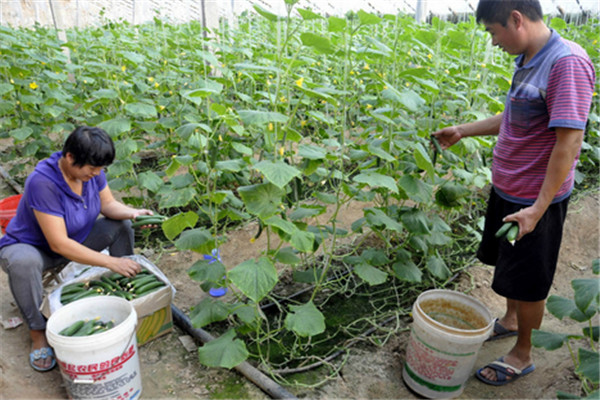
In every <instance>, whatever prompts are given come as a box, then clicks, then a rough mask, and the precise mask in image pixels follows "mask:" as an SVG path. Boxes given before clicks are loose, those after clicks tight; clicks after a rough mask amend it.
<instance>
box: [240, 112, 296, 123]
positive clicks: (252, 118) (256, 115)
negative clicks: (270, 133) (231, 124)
mask: <svg viewBox="0 0 600 400" xmlns="http://www.w3.org/2000/svg"><path fill="white" fill-rule="evenodd" d="M238 115H239V116H240V119H241V120H242V122H243V123H244V124H246V125H264V124H268V123H269V122H273V123H276V122H279V123H282V124H284V123H286V122H287V120H288V117H286V116H285V115H283V114H281V113H278V112H273V111H257V110H239V111H238Z"/></svg>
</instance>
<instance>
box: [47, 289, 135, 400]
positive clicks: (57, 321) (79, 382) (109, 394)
mask: <svg viewBox="0 0 600 400" xmlns="http://www.w3.org/2000/svg"><path fill="white" fill-rule="evenodd" d="M96 317H100V319H101V320H102V321H105V322H107V321H110V320H114V323H115V326H114V327H113V328H111V329H109V330H108V331H106V332H102V333H97V334H95V335H91V336H63V335H59V334H58V332H60V331H61V330H63V329H64V328H66V327H67V326H70V325H71V324H72V323H74V322H76V321H78V320H86V319H93V318H96ZM136 325H137V314H136V312H135V309H134V308H133V306H132V305H131V304H130V303H129V302H128V301H127V300H125V299H122V298H120V297H115V296H97V297H90V298H86V299H81V300H77V301H74V302H73V303H69V304H67V305H66V306H64V307H62V308H60V309H58V310H57V311H56V312H54V313H53V314H52V315H51V316H50V318H49V319H48V323H47V325H46V335H47V337H48V342H49V343H50V345H51V346H52V347H53V348H54V352H55V354H56V359H57V362H58V365H59V367H60V372H61V374H62V376H63V379H64V382H65V386H66V389H67V394H68V395H69V398H72V399H94V400H100V399H121V400H132V399H138V398H139V397H140V395H141V393H142V378H141V373H140V362H139V357H138V350H137V342H136V338H135V330H136Z"/></svg>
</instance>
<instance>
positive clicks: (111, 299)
mask: <svg viewBox="0 0 600 400" xmlns="http://www.w3.org/2000/svg"><path fill="white" fill-rule="evenodd" d="M98 301H100V302H101V303H113V304H112V305H113V306H114V305H117V304H118V305H119V306H122V307H123V308H124V310H123V312H124V313H125V312H126V313H127V315H126V316H125V317H124V318H123V320H122V321H120V322H119V323H118V324H116V325H115V326H114V327H113V328H111V329H109V330H108V331H106V332H102V333H97V334H95V335H91V336H63V335H61V334H59V332H60V331H61V330H62V328H64V326H63V327H60V326H57V327H55V325H56V323H55V322H54V321H56V320H57V319H60V318H61V316H62V314H67V313H69V312H71V309H73V308H76V307H77V308H86V309H89V310H99V311H97V312H96V311H94V312H93V313H95V314H101V313H102V311H101V310H102V309H103V307H109V306H110V305H108V304H107V305H103V304H98ZM86 303H90V304H89V305H88V304H86ZM53 317H54V318H53ZM82 319H83V317H82ZM73 322H74V321H73ZM132 326H133V331H134V332H135V330H136V328H137V313H136V311H135V308H134V307H133V305H132V304H131V303H130V302H129V301H127V300H125V299H123V298H120V297H116V296H97V297H93V298H92V297H90V298H86V299H80V300H77V301H74V302H72V303H69V304H66V305H65V306H63V307H61V308H59V309H58V310H56V311H55V312H54V313H52V315H50V318H49V319H48V322H47V324H46V336H47V337H48V341H49V342H50V341H52V342H55V344H58V343H61V342H65V341H68V343H69V346H72V347H74V348H78V347H80V346H81V347H84V348H85V347H86V346H88V345H89V343H90V340H93V341H99V340H100V339H102V338H105V337H108V336H114V335H120V334H124V333H126V332H127V331H129V329H131V328H132ZM90 338H93V339H90Z"/></svg>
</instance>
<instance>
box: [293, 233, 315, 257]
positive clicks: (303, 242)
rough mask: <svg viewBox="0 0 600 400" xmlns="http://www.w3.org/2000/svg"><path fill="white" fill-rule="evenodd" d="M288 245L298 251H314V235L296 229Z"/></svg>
mask: <svg viewBox="0 0 600 400" xmlns="http://www.w3.org/2000/svg"><path fill="white" fill-rule="evenodd" d="M290 244H291V245H292V246H294V248H296V249H298V250H300V251H303V252H309V251H311V250H313V249H314V244H315V234H314V233H312V232H306V231H301V230H299V229H297V230H296V231H294V232H293V233H292V237H291V239H290Z"/></svg>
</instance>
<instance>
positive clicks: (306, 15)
mask: <svg viewBox="0 0 600 400" xmlns="http://www.w3.org/2000/svg"><path fill="white" fill-rule="evenodd" d="M296 11H298V14H300V16H301V17H302V19H303V20H305V21H310V20H312V19H320V18H323V17H322V16H320V15H319V14H316V13H314V12H312V11H311V10H309V9H304V8H298V9H296Z"/></svg>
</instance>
